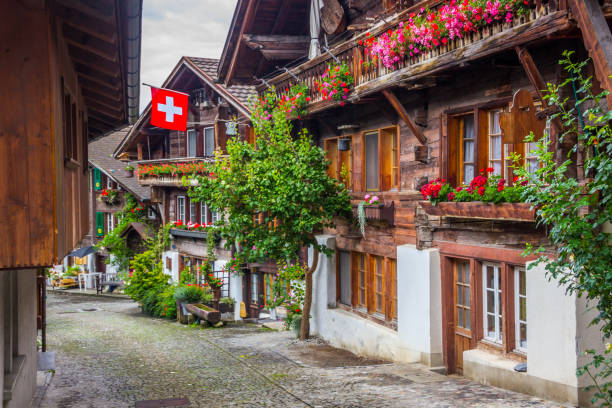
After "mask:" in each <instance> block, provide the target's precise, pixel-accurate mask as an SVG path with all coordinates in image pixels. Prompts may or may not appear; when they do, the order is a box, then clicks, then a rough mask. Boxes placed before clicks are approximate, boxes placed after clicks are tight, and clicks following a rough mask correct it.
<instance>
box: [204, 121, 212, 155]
mask: <svg viewBox="0 0 612 408" xmlns="http://www.w3.org/2000/svg"><path fill="white" fill-rule="evenodd" d="M214 151H215V128H212V127H209V128H206V129H204V156H212V155H213V154H214Z"/></svg>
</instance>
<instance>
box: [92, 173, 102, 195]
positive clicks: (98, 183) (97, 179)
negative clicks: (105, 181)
mask: <svg viewBox="0 0 612 408" xmlns="http://www.w3.org/2000/svg"><path fill="white" fill-rule="evenodd" d="M101 189H102V174H101V173H100V169H94V190H101Z"/></svg>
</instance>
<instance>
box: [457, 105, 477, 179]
mask: <svg viewBox="0 0 612 408" xmlns="http://www.w3.org/2000/svg"><path fill="white" fill-rule="evenodd" d="M457 126H458V134H459V158H460V161H459V171H458V173H459V175H460V177H459V180H460V181H461V183H464V184H469V182H470V181H472V179H473V178H474V176H475V175H476V170H475V168H476V154H475V147H476V145H475V135H474V115H466V116H462V117H461V118H459V119H458V120H457Z"/></svg>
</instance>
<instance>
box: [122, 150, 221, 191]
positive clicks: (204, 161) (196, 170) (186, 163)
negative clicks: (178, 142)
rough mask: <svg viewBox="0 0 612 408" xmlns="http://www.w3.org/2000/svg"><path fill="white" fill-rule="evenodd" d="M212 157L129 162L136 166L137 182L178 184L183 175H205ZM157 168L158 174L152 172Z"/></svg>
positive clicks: (157, 184) (150, 184) (213, 159)
mask: <svg viewBox="0 0 612 408" xmlns="http://www.w3.org/2000/svg"><path fill="white" fill-rule="evenodd" d="M214 161H215V158H214V157H173V158H168V159H157V160H139V161H134V162H131V163H130V164H132V165H133V166H134V167H136V173H137V174H138V182H139V183H140V184H142V185H147V186H180V185H181V183H182V179H183V176H189V175H195V174H197V175H206V174H208V171H207V170H208V165H210V164H212V163H214ZM155 170H158V173H159V174H155V173H153V174H152V171H153V172H154V171H155Z"/></svg>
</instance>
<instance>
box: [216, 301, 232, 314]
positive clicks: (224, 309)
mask: <svg viewBox="0 0 612 408" xmlns="http://www.w3.org/2000/svg"><path fill="white" fill-rule="evenodd" d="M217 310H218V311H219V312H221V313H230V312H233V309H232V307H231V305H230V304H229V303H219V307H218V308H217Z"/></svg>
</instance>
